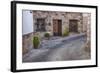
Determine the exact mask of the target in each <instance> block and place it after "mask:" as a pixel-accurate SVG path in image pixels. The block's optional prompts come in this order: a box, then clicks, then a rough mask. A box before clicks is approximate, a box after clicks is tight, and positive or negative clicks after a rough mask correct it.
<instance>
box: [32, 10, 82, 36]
mask: <svg viewBox="0 0 100 73" xmlns="http://www.w3.org/2000/svg"><path fill="white" fill-rule="evenodd" d="M33 17H34V18H33V21H34V24H35V23H36V19H38V18H44V19H45V22H46V25H45V26H46V31H48V32H51V34H52V35H53V19H60V20H62V33H63V32H64V30H65V28H68V29H69V20H71V19H75V20H78V32H83V29H82V28H83V25H82V24H83V23H82V22H83V21H82V13H76V12H54V11H53V12H52V11H33ZM34 24H33V26H34V29H35V28H36V26H35V25H34ZM49 24H50V25H49Z"/></svg>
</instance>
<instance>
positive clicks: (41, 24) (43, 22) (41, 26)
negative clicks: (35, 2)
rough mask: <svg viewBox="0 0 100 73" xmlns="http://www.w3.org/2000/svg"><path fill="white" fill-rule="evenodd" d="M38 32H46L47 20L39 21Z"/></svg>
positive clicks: (37, 24) (37, 23)
mask: <svg viewBox="0 0 100 73" xmlns="http://www.w3.org/2000/svg"><path fill="white" fill-rule="evenodd" d="M36 31H45V19H41V18H39V19H37V22H36Z"/></svg>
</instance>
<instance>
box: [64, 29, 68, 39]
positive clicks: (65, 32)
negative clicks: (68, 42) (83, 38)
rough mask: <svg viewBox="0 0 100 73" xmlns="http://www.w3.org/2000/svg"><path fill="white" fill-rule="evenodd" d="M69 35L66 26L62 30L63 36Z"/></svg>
mask: <svg viewBox="0 0 100 73" xmlns="http://www.w3.org/2000/svg"><path fill="white" fill-rule="evenodd" d="M68 35H69V31H68V29H67V28H66V29H65V30H64V32H63V36H64V37H65V36H68Z"/></svg>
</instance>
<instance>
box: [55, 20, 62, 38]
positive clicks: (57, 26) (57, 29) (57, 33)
mask: <svg viewBox="0 0 100 73" xmlns="http://www.w3.org/2000/svg"><path fill="white" fill-rule="evenodd" d="M53 34H54V36H61V35H62V21H61V20H57V19H54V20H53Z"/></svg>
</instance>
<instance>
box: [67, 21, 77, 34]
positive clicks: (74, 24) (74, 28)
mask: <svg viewBox="0 0 100 73" xmlns="http://www.w3.org/2000/svg"><path fill="white" fill-rule="evenodd" d="M69 31H70V32H78V20H70V21H69Z"/></svg>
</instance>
